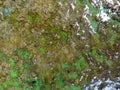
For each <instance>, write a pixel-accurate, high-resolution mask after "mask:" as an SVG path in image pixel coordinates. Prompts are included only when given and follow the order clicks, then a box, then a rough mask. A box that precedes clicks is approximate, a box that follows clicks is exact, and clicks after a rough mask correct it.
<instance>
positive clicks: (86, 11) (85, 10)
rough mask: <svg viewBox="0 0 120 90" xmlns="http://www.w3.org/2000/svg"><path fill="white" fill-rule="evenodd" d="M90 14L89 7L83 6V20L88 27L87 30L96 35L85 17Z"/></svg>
mask: <svg viewBox="0 0 120 90" xmlns="http://www.w3.org/2000/svg"><path fill="white" fill-rule="evenodd" d="M88 14H90V13H89V7H88V5H85V8H84V12H83V18H84V20H85V23H86V24H87V25H88V26H89V28H90V29H91V30H92V31H90V32H91V33H96V32H95V30H94V28H93V27H92V24H91V22H90V20H89V19H88V17H87V15H88Z"/></svg>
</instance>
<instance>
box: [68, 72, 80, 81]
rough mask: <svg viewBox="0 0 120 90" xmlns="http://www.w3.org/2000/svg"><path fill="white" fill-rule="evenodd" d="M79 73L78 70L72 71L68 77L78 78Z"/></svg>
mask: <svg viewBox="0 0 120 90" xmlns="http://www.w3.org/2000/svg"><path fill="white" fill-rule="evenodd" d="M77 76H78V75H77V73H76V72H71V73H69V75H68V77H69V79H71V80H75V79H76V78H77Z"/></svg>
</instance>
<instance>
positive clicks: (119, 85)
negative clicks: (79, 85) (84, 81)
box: [85, 77, 120, 90]
mask: <svg viewBox="0 0 120 90" xmlns="http://www.w3.org/2000/svg"><path fill="white" fill-rule="evenodd" d="M94 79H95V78H93V80H92V82H91V84H90V85H88V86H87V87H86V88H85V90H120V77H117V78H116V81H112V80H111V79H110V78H108V79H107V80H105V78H102V79H99V80H97V81H95V80H94ZM94 81H95V82H94ZM102 84H104V87H103V88H100V86H101V85H102Z"/></svg>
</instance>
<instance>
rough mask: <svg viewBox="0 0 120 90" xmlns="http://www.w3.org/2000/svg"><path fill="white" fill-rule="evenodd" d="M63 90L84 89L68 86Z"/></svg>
mask: <svg viewBox="0 0 120 90" xmlns="http://www.w3.org/2000/svg"><path fill="white" fill-rule="evenodd" d="M62 90H82V89H81V88H80V87H79V86H74V85H71V86H68V85H66V86H65V87H64V88H63V89H62Z"/></svg>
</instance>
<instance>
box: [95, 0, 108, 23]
mask: <svg viewBox="0 0 120 90" xmlns="http://www.w3.org/2000/svg"><path fill="white" fill-rule="evenodd" d="M97 17H98V18H99V17H100V19H101V21H102V22H105V21H108V20H109V19H110V16H109V15H108V14H107V13H105V12H104V9H103V5H102V1H100V12H99V13H98V14H97Z"/></svg>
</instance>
